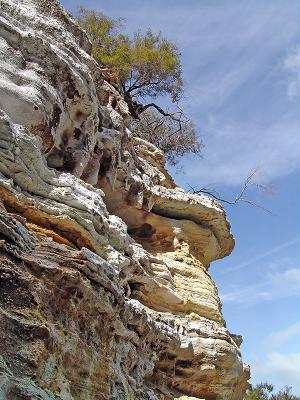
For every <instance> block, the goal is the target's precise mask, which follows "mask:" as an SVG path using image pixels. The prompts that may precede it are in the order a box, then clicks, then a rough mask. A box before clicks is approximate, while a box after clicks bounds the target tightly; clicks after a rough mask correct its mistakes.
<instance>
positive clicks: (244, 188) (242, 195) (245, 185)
mask: <svg viewBox="0 0 300 400" xmlns="http://www.w3.org/2000/svg"><path fill="white" fill-rule="evenodd" d="M257 173H258V169H255V170H253V171H252V172H250V174H249V175H248V176H247V177H246V179H245V181H244V183H243V186H242V188H241V191H240V192H239V193H238V194H237V195H236V196H235V198H234V199H233V200H227V199H223V198H222V197H220V196H218V195H216V194H214V193H213V191H211V190H209V189H207V188H201V189H196V190H195V189H194V188H193V187H192V186H191V185H189V184H188V186H189V188H190V189H191V191H192V193H193V194H201V193H202V194H206V195H208V196H210V197H212V198H214V199H215V200H218V201H220V202H221V203H225V204H229V205H237V204H239V203H247V204H250V205H251V206H254V207H257V208H260V209H262V210H263V211H265V212H267V213H268V214H273V213H272V211H270V210H269V209H267V208H266V207H264V206H262V205H261V204H260V203H257V202H254V201H253V200H251V199H249V198H247V197H246V193H247V190H248V189H249V186H250V185H253V186H256V187H257V188H258V189H261V188H262V189H263V190H264V191H265V192H267V191H266V189H267V186H266V185H261V184H257V183H255V182H252V180H253V178H254V176H255V175H257Z"/></svg>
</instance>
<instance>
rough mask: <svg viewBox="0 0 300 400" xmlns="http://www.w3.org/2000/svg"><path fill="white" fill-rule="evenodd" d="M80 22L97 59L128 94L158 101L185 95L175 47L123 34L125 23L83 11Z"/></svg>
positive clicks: (148, 36) (144, 35)
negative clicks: (112, 71)
mask: <svg viewBox="0 0 300 400" xmlns="http://www.w3.org/2000/svg"><path fill="white" fill-rule="evenodd" d="M78 22H79V24H80V25H81V26H82V28H83V29H85V31H86V32H87V34H88V36H89V38H90V41H91V43H92V54H93V57H94V58H95V59H96V61H98V62H99V63H100V64H102V65H105V66H108V67H110V68H111V69H112V70H114V71H115V73H116V74H117V75H118V78H119V80H120V82H121V84H122V87H123V90H124V93H125V94H130V96H131V98H133V97H146V96H149V97H151V98H156V97H157V96H159V95H170V96H171V99H172V101H177V100H178V99H179V98H180V95H181V93H182V86H183V81H182V76H181V75H182V71H181V64H180V52H179V50H178V48H177V46H176V45H175V43H173V42H171V41H170V40H168V39H166V38H164V37H163V36H162V35H161V34H160V33H159V34H154V33H153V32H152V31H151V30H150V29H149V30H148V31H147V32H146V33H141V32H137V33H135V34H134V36H133V38H130V37H129V36H128V35H126V34H123V33H120V32H119V29H120V27H121V22H122V21H121V20H120V19H118V20H115V19H112V18H110V17H108V16H105V15H103V14H102V13H99V12H96V11H89V10H86V9H85V8H84V7H80V8H79V16H78Z"/></svg>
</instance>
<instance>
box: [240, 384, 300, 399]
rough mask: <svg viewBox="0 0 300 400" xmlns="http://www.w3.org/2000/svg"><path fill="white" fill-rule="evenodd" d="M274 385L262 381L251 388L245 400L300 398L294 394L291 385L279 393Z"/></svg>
mask: <svg viewBox="0 0 300 400" xmlns="http://www.w3.org/2000/svg"><path fill="white" fill-rule="evenodd" d="M273 390H274V386H273V385H270V384H269V383H260V384H258V385H256V386H255V387H252V388H251V389H249V390H248V391H247V393H246V396H245V398H244V400H300V398H299V397H297V396H294V395H293V394H292V393H291V391H292V388H291V387H289V386H286V387H284V388H283V389H281V390H280V391H279V392H278V393H273Z"/></svg>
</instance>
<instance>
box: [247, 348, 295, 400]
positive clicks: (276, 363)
mask: <svg viewBox="0 0 300 400" xmlns="http://www.w3.org/2000/svg"><path fill="white" fill-rule="evenodd" d="M299 371H300V353H297V352H295V353H281V352H270V353H267V354H266V356H265V357H264V358H259V359H254V360H253V361H252V363H251V376H252V381H253V383H259V382H265V381H268V382H269V383H273V384H276V387H277V388H280V387H283V386H285V385H288V386H292V387H293V389H294V391H293V392H294V394H296V395H299V394H300V374H299Z"/></svg>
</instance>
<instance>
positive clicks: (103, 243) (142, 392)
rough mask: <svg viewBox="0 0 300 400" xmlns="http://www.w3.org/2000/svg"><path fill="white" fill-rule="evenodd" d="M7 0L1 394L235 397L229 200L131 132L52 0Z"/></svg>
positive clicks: (2, 45)
mask: <svg viewBox="0 0 300 400" xmlns="http://www.w3.org/2000/svg"><path fill="white" fill-rule="evenodd" d="M0 5H1V13H0V56H1V57H0V200H1V201H0V260H1V263H0V280H1V281H0V282H1V283H0V285H1V286H0V289H1V291H0V316H1V317H0V318H1V319H0V320H1V329H0V335H1V340H0V354H1V357H0V398H1V399H17V400H18V399H19V400H21V399H22V400H23V399H43V400H50V399H63V400H71V399H72V400H73V399H74V400H77V399H78V400H79V399H82V400H94V399H95V400H97V399H99V400H102V399H103V400H104V399H116V400H117V399H118V400H119V399H124V400H125V399H137V400H142V399H152V400H154V399H161V400H162V399H175V398H179V399H180V398H181V399H188V398H190V399H193V398H198V399H206V400H239V399H241V398H242V397H243V393H244V392H245V389H246V388H247V386H248V383H247V380H248V378H249V370H248V367H247V366H245V365H244V364H243V362H242V359H241V354H240V350H239V345H240V341H241V340H240V337H238V336H236V335H231V334H230V333H229V332H228V330H227V329H226V327H225V323H224V320H223V317H222V313H221V303H220V300H219V297H218V292H217V288H216V286H215V284H214V282H213V280H212V279H211V277H210V275H209V273H208V267H209V264H210V263H211V262H212V261H214V260H216V259H218V258H222V257H224V256H227V255H228V254H230V252H231V251H232V249H233V246H234V241H233V237H232V235H231V233H230V226H229V224H228V222H227V221H226V217H225V213H224V211H223V209H222V207H221V206H220V205H219V204H217V203H216V202H215V201H212V200H211V199H209V198H207V197H205V196H200V195H192V194H187V193H184V191H183V190H182V189H180V188H178V187H177V186H176V185H175V183H174V182H173V180H172V178H171V177H170V176H169V175H168V173H167V171H166V170H165V168H164V158H163V154H162V153H161V152H160V150H158V149H157V148H156V147H154V146H153V145H152V144H150V143H148V142H145V141H144V140H142V139H141V138H139V137H136V136H133V135H132V133H131V132H130V131H129V129H128V122H129V120H130V115H129V111H128V108H127V105H126V103H125V102H124V100H123V98H122V96H121V95H120V94H119V92H118V91H117V90H116V89H115V87H114V86H112V85H111V84H110V83H109V82H108V81H107V80H106V79H105V78H104V75H103V74H102V71H101V68H100V67H99V66H98V65H97V64H96V62H95V61H94V60H93V59H92V58H91V57H90V55H89V54H90V43H89V41H88V39H87V36H86V34H85V33H84V32H83V31H82V30H81V29H80V28H79V27H78V26H77V25H76V23H75V22H74V21H73V20H72V18H71V17H70V16H69V15H68V13H66V12H65V11H64V10H63V8H62V7H61V6H60V5H59V4H58V3H57V2H56V1H55V0H47V1H41V0H21V1H18V0H1V2H0Z"/></svg>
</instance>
